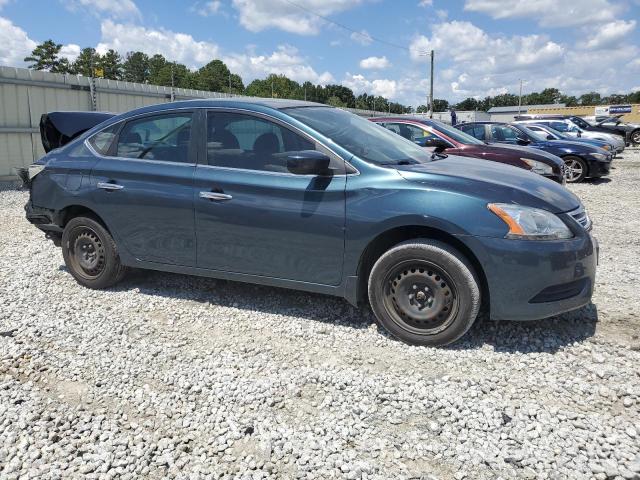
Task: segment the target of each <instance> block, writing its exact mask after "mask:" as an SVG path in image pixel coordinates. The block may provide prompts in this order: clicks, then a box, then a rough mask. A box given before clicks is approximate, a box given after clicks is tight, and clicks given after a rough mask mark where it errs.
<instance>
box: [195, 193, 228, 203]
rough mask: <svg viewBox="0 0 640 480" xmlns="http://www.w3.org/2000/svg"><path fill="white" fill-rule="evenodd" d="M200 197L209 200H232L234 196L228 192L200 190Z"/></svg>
mask: <svg viewBox="0 0 640 480" xmlns="http://www.w3.org/2000/svg"><path fill="white" fill-rule="evenodd" d="M200 198H206V199H207V200H215V201H217V202H223V201H225V200H231V199H232V198H233V197H232V196H231V195H227V194H226V193H219V192H200Z"/></svg>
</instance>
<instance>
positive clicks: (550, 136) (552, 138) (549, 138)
mask: <svg viewBox="0 0 640 480" xmlns="http://www.w3.org/2000/svg"><path fill="white" fill-rule="evenodd" d="M547 140H555V137H554V136H553V135H551V134H549V135H547Z"/></svg>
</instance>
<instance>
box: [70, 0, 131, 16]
mask: <svg viewBox="0 0 640 480" xmlns="http://www.w3.org/2000/svg"><path fill="white" fill-rule="evenodd" d="M67 7H68V8H69V9H71V10H76V9H78V8H82V9H85V10H87V11H89V12H90V13H92V14H93V15H95V16H96V17H103V16H104V15H107V16H112V17H118V18H126V19H128V20H131V19H132V18H136V19H138V18H140V16H141V14H140V10H138V7H137V6H136V4H135V3H134V2H133V0H70V1H69V2H68V3H67Z"/></svg>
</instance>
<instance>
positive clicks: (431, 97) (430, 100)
mask: <svg viewBox="0 0 640 480" xmlns="http://www.w3.org/2000/svg"><path fill="white" fill-rule="evenodd" d="M429 118H433V50H431V88H430V89H429Z"/></svg>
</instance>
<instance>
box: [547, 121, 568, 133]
mask: <svg viewBox="0 0 640 480" xmlns="http://www.w3.org/2000/svg"><path fill="white" fill-rule="evenodd" d="M549 126H550V127H551V128H553V129H554V130H558V131H559V132H568V131H569V126H568V125H567V124H566V123H564V122H550V123H549Z"/></svg>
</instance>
